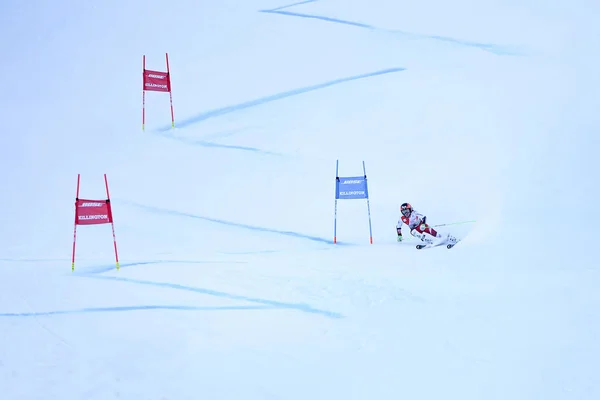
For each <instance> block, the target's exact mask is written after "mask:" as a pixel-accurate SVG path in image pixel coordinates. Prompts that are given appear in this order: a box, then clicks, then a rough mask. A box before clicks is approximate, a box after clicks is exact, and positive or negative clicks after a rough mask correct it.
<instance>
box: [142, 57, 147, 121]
mask: <svg viewBox="0 0 600 400" xmlns="http://www.w3.org/2000/svg"><path fill="white" fill-rule="evenodd" d="M142 65H143V66H142V130H145V129H144V125H145V124H146V88H145V87H144V81H145V79H146V55H145V54H144V59H143V62H142Z"/></svg>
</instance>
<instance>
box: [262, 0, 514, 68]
mask: <svg viewBox="0 0 600 400" xmlns="http://www.w3.org/2000/svg"><path fill="white" fill-rule="evenodd" d="M317 1H319V0H307V1H301V2H298V3H293V4H289V5H286V6H282V7H277V8H272V9H268V10H259V12H262V13H267V14H278V15H283V16H288V17H297V18H307V19H315V20H321V21H325V22H331V23H336V24H341V25H350V26H354V27H357V28H362V29H367V30H370V31H377V32H382V33H390V34H394V35H398V36H403V37H405V38H410V39H421V40H435V41H439V42H445V43H450V44H455V45H459V46H463V47H473V48H477V49H479V50H483V51H486V52H488V53H492V54H495V55H498V56H509V55H513V56H514V55H518V53H517V52H515V51H513V50H509V49H508V48H506V47H503V46H499V45H496V44H492V43H482V42H475V41H470V40H461V39H457V38H453V37H449V36H442V35H426V34H418V33H411V32H406V31H402V30H399V29H384V28H379V27H376V26H373V25H369V24H366V23H363V22H357V21H350V20H345V19H340V18H332V17H327V16H323V15H316V14H305V13H299V12H293V11H283V10H284V9H288V8H292V7H296V6H300V5H304V4H308V3H315V2H317Z"/></svg>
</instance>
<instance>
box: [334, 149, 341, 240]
mask: <svg viewBox="0 0 600 400" xmlns="http://www.w3.org/2000/svg"><path fill="white" fill-rule="evenodd" d="M338 167H339V160H335V208H334V211H333V244H336V243H337V201H338V182H339V180H340V177H339V174H338Z"/></svg>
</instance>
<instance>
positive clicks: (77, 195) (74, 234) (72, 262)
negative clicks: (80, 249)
mask: <svg viewBox="0 0 600 400" xmlns="http://www.w3.org/2000/svg"><path fill="white" fill-rule="evenodd" d="M80 178H81V174H77V194H76V195H75V224H74V225H75V227H74V228H73V255H72V256H71V271H75V242H76V241H77V201H78V200H79V181H80Z"/></svg>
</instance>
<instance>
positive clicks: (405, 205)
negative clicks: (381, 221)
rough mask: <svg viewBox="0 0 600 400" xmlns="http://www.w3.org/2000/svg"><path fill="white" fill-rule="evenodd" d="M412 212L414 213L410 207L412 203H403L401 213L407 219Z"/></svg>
mask: <svg viewBox="0 0 600 400" xmlns="http://www.w3.org/2000/svg"><path fill="white" fill-rule="evenodd" d="M412 211H413V208H412V206H411V205H410V203H402V205H401V206H400V212H401V213H402V215H404V216H405V217H407V218H408V216H409V215H410V214H411V213H412Z"/></svg>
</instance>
